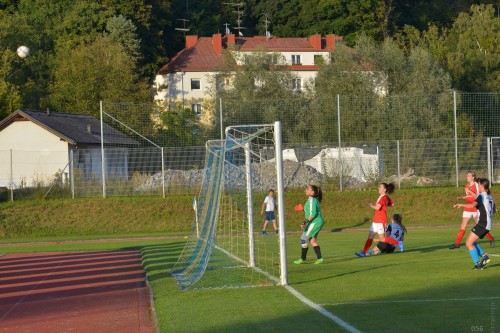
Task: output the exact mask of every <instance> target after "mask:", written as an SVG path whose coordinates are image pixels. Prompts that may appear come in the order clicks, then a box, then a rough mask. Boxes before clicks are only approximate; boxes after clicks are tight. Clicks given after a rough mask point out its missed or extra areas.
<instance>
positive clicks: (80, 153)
mask: <svg viewBox="0 0 500 333" xmlns="http://www.w3.org/2000/svg"><path fill="white" fill-rule="evenodd" d="M103 131H104V133H105V135H104V144H105V146H106V147H107V148H108V149H109V148H112V149H109V152H108V151H106V155H107V154H110V155H112V156H113V158H105V163H106V165H105V170H106V175H107V174H108V173H109V174H110V175H112V176H113V177H122V178H126V177H128V163H127V161H128V149H127V147H137V146H138V145H139V143H138V142H137V141H135V140H133V139H131V138H130V137H128V136H127V135H125V134H123V133H122V132H120V131H118V130H116V129H114V128H112V127H110V126H108V125H107V124H103ZM100 149H101V123H100V120H99V119H96V118H93V117H90V116H87V115H78V114H69V113H59V112H48V111H47V112H41V111H28V110H17V111H15V112H14V113H12V114H11V115H9V116H8V117H7V118H5V119H3V120H2V121H0V186H3V187H13V188H20V187H32V186H39V185H42V186H44V185H47V183H50V182H52V181H53V180H54V178H55V177H60V178H62V179H61V180H62V181H65V180H67V179H68V177H69V175H70V172H72V171H71V170H70V159H71V156H73V170H80V172H79V176H81V177H92V178H94V179H96V180H100V179H101V178H102V163H101V150H100Z"/></svg>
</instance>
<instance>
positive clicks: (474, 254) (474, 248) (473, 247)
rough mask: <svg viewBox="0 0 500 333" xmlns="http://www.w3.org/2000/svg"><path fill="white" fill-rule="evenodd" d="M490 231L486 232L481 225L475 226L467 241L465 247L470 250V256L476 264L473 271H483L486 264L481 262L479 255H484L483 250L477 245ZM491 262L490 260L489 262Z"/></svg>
mask: <svg viewBox="0 0 500 333" xmlns="http://www.w3.org/2000/svg"><path fill="white" fill-rule="evenodd" d="M487 232H488V230H486V229H485V228H484V227H483V226H481V225H477V224H476V225H475V226H474V228H472V230H471V232H470V233H469V236H468V237H467V240H466V241H465V245H466V246H467V248H468V249H469V255H470V257H471V258H472V261H473V262H474V264H475V265H474V267H473V269H483V268H484V264H483V263H482V262H481V260H480V259H479V258H480V257H479V253H483V254H484V252H483V250H482V249H481V247H480V246H479V244H477V240H478V239H480V238H481V239H482V238H483V237H484V236H485V235H486V233H487ZM488 261H489V260H488Z"/></svg>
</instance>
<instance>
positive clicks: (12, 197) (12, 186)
mask: <svg viewBox="0 0 500 333" xmlns="http://www.w3.org/2000/svg"><path fill="white" fill-rule="evenodd" d="M12 163H13V161H12V149H11V150H10V201H14V169H13V168H12Z"/></svg>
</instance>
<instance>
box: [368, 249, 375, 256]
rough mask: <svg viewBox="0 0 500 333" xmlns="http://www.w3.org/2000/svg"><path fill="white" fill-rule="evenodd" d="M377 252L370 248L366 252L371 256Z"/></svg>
mask: <svg viewBox="0 0 500 333" xmlns="http://www.w3.org/2000/svg"><path fill="white" fill-rule="evenodd" d="M374 253H375V252H374V251H373V250H368V252H367V253H366V254H368V255H369V256H371V255H372V254H374Z"/></svg>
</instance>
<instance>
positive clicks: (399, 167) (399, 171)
mask: <svg viewBox="0 0 500 333" xmlns="http://www.w3.org/2000/svg"><path fill="white" fill-rule="evenodd" d="M396 147H397V156H398V189H400V188H401V164H400V160H399V158H400V156H401V155H400V152H399V140H397V141H396Z"/></svg>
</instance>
